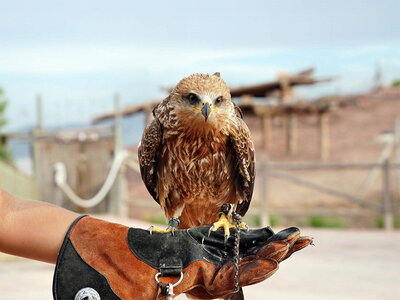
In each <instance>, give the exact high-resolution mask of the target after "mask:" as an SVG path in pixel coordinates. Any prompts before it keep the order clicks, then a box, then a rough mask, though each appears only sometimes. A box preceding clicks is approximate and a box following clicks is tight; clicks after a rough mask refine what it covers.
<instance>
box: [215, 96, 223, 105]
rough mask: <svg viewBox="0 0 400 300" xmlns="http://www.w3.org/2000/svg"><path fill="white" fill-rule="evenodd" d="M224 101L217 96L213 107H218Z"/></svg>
mask: <svg viewBox="0 0 400 300" xmlns="http://www.w3.org/2000/svg"><path fill="white" fill-rule="evenodd" d="M222 101H224V98H222V96H219V97H218V98H217V99H215V105H220V104H221V103H222Z"/></svg>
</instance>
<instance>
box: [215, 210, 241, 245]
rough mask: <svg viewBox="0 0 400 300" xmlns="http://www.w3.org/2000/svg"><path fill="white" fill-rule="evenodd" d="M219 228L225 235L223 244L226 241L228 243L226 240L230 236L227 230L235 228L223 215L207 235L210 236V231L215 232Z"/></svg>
mask: <svg viewBox="0 0 400 300" xmlns="http://www.w3.org/2000/svg"><path fill="white" fill-rule="evenodd" d="M221 227H222V228H224V235H225V241H224V242H225V243H226V241H228V238H229V236H230V233H229V229H230V228H236V226H235V225H233V224H231V223H230V222H229V221H228V219H227V218H226V216H225V215H224V214H222V215H221V217H220V218H219V220H218V221H217V222H215V223H214V224H213V225H212V226H211V227H210V229H209V231H208V235H210V234H211V232H212V231H217V230H218V229H219V228H221Z"/></svg>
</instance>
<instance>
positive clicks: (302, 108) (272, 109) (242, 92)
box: [93, 68, 334, 124]
mask: <svg viewBox="0 0 400 300" xmlns="http://www.w3.org/2000/svg"><path fill="white" fill-rule="evenodd" d="M313 72H314V69H313V68H309V69H307V70H304V71H301V72H299V73H297V74H295V75H289V74H281V75H280V76H278V79H277V80H276V81H273V82H268V83H265V84H259V85H253V86H246V87H239V88H231V89H230V91H231V95H232V97H233V98H238V97H242V99H244V98H245V97H248V96H250V97H262V98H265V97H266V96H268V95H269V94H271V93H273V92H275V91H277V90H281V91H282V93H284V92H285V89H288V88H289V89H291V88H292V87H293V86H297V85H311V84H315V83H318V82H326V81H330V80H332V78H314V77H313ZM159 102H160V101H159V100H158V101H149V102H147V103H143V104H140V105H134V106H128V107H126V108H125V109H123V110H122V116H129V115H133V114H136V113H139V112H145V113H146V114H147V115H149V114H151V111H152V109H153V108H154V107H155V106H156V105H157V104H158V103H159ZM239 106H240V108H241V109H242V110H243V112H244V113H245V114H253V115H264V114H268V115H270V116H279V115H285V114H288V113H290V114H313V113H323V112H326V111H328V110H329V109H331V108H332V107H333V106H334V105H332V101H325V102H324V103H322V102H321V103H316V102H315V101H293V102H280V103H278V104H272V103H269V102H268V101H265V99H263V101H250V102H248V101H239ZM114 116H115V112H108V113H105V114H103V115H100V116H97V117H95V118H94V119H93V123H95V124H96V123H100V122H102V121H105V120H108V119H111V118H114ZM147 119H149V117H148V118H147Z"/></svg>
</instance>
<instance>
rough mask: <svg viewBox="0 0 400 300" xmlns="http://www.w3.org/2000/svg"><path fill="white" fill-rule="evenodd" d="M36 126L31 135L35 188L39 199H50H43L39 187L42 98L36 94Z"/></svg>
mask: <svg viewBox="0 0 400 300" xmlns="http://www.w3.org/2000/svg"><path fill="white" fill-rule="evenodd" d="M36 122H37V123H36V128H35V129H33V132H32V136H33V141H32V148H31V149H32V152H33V172H34V174H35V179H36V183H37V189H38V194H39V200H42V201H46V200H47V201H50V200H49V199H44V197H43V191H42V189H41V176H40V175H39V173H40V171H39V168H40V151H39V148H40V147H39V137H40V135H41V134H42V132H43V100H42V96H41V95H40V94H38V95H37V96H36Z"/></svg>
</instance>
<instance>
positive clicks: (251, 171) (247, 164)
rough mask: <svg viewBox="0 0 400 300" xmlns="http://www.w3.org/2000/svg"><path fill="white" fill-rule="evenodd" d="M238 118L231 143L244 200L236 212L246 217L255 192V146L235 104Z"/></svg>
mask: <svg viewBox="0 0 400 300" xmlns="http://www.w3.org/2000/svg"><path fill="white" fill-rule="evenodd" d="M235 112H236V117H237V124H238V126H237V128H236V132H235V133H234V134H231V136H230V142H231V144H232V146H233V149H234V150H235V154H236V163H237V164H238V165H239V166H238V167H239V172H240V176H239V189H240V192H241V194H242V195H243V198H242V199H240V200H239V202H238V204H237V207H236V212H237V213H238V214H239V215H241V216H244V215H245V214H246V212H247V210H248V208H249V205H250V201H251V198H252V196H253V190H254V180H255V177H256V168H255V158H254V145H253V141H252V139H251V136H250V131H249V128H248V127H247V125H246V123H245V122H244V121H243V119H242V117H243V115H242V111H241V110H240V108H239V107H238V106H237V105H236V104H235Z"/></svg>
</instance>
